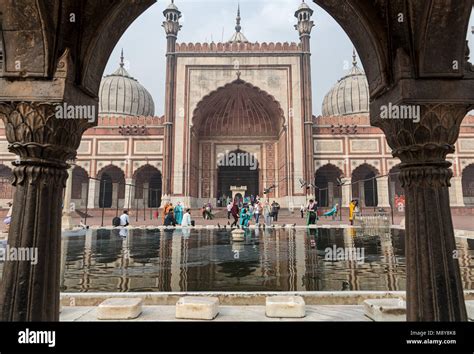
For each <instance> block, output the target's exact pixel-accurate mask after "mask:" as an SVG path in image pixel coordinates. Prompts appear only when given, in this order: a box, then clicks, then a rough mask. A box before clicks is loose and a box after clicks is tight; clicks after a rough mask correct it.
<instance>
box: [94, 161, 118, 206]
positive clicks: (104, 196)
mask: <svg viewBox="0 0 474 354" xmlns="http://www.w3.org/2000/svg"><path fill="white" fill-rule="evenodd" d="M97 176H98V179H99V180H100V182H99V183H100V188H99V208H117V206H118V207H120V206H122V205H123V203H120V199H124V198H125V174H124V172H123V171H122V170H121V169H120V168H118V167H117V166H113V165H109V166H106V167H104V168H103V169H102V170H100V172H99V173H98V174H97Z"/></svg>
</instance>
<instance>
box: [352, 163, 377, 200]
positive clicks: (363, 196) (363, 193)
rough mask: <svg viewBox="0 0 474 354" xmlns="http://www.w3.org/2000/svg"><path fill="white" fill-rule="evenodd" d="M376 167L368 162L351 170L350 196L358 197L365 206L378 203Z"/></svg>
mask: <svg viewBox="0 0 474 354" xmlns="http://www.w3.org/2000/svg"><path fill="white" fill-rule="evenodd" d="M377 175H379V172H378V171H377V169H376V168H375V167H373V166H370V165H369V164H362V165H360V166H358V167H357V168H356V169H355V170H354V171H352V198H354V199H359V203H360V204H361V205H362V206H365V207H376V206H377V205H378V191H377V179H376V178H375V177H376V176H377Z"/></svg>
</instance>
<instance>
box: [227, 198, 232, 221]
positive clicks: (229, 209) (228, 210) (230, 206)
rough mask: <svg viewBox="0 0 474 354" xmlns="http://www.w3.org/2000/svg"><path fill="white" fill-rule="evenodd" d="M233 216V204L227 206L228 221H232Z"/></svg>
mask: <svg viewBox="0 0 474 354" xmlns="http://www.w3.org/2000/svg"><path fill="white" fill-rule="evenodd" d="M231 214H232V203H231V202H229V203H228V204H227V220H230V215H231Z"/></svg>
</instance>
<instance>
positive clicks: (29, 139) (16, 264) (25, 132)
mask: <svg viewBox="0 0 474 354" xmlns="http://www.w3.org/2000/svg"><path fill="white" fill-rule="evenodd" d="M0 118H1V119H2V120H3V122H4V124H5V131H6V137H7V139H8V142H9V143H10V145H9V150H10V152H12V153H14V154H16V155H18V156H19V157H20V159H19V160H18V161H16V162H15V163H14V164H15V168H14V170H13V174H14V182H13V185H14V186H15V187H16V191H15V196H14V199H13V215H12V224H11V227H10V232H9V235H8V244H9V246H10V247H27V248H35V249H37V254H38V263H37V264H32V263H30V262H28V261H7V262H5V265H4V270H3V279H2V283H1V290H0V304H1V305H0V306H1V307H0V320H2V321H57V320H59V278H60V261H61V257H60V253H61V203H62V195H63V193H62V192H63V188H64V187H65V182H66V178H67V168H68V165H67V164H66V161H67V160H69V159H73V158H75V156H76V150H77V148H78V147H79V143H80V141H81V136H82V133H83V132H84V131H85V129H86V128H87V127H88V123H87V121H86V120H82V119H81V120H80V119H56V117H55V105H54V104H53V103H31V102H28V103H25V102H19V103H18V102H17V103H3V102H0Z"/></svg>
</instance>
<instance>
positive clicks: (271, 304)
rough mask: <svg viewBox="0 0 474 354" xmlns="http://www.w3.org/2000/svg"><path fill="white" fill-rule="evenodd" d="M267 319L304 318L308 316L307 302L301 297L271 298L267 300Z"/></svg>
mask: <svg viewBox="0 0 474 354" xmlns="http://www.w3.org/2000/svg"><path fill="white" fill-rule="evenodd" d="M265 314H266V316H267V317H279V318H302V317H305V315H306V309H305V302H304V299H303V298H302V297H301V296H269V297H267V299H266V304H265Z"/></svg>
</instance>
